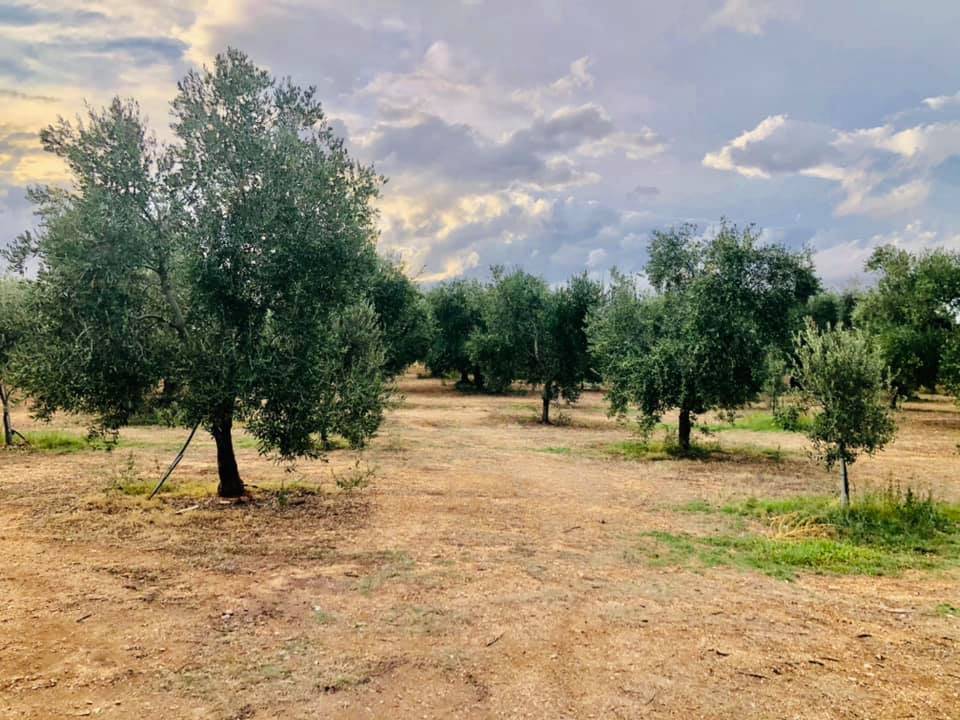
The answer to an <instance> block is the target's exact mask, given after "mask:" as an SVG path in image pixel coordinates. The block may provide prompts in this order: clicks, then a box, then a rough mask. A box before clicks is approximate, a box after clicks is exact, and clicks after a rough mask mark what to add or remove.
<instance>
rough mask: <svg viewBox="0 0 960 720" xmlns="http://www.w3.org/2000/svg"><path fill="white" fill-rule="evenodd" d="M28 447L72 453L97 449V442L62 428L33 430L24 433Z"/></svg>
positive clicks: (40, 450)
mask: <svg viewBox="0 0 960 720" xmlns="http://www.w3.org/2000/svg"><path fill="white" fill-rule="evenodd" d="M26 438H27V442H28V443H29V449H30V450H34V451H36V452H52V453H72V452H83V451H85V450H95V449H97V447H98V446H97V444H96V443H94V442H91V441H90V440H89V439H87V438H86V437H83V436H82V435H75V434H73V433H68V432H64V431H62V430H34V431H33V432H28V433H26Z"/></svg>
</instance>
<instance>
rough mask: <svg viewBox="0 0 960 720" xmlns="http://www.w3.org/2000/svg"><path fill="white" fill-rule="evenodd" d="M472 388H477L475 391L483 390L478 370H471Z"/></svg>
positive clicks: (481, 377) (480, 374)
mask: <svg viewBox="0 0 960 720" xmlns="http://www.w3.org/2000/svg"><path fill="white" fill-rule="evenodd" d="M473 386H474V387H475V388H477V390H482V389H483V373H482V372H480V368H474V369H473Z"/></svg>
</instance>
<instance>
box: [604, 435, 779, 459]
mask: <svg viewBox="0 0 960 720" xmlns="http://www.w3.org/2000/svg"><path fill="white" fill-rule="evenodd" d="M601 451H602V452H603V453H604V454H605V455H610V456H613V457H619V458H622V459H624V460H644V461H660V460H701V461H704V462H706V461H711V460H768V461H771V462H775V463H780V462H783V460H784V459H785V458H786V456H787V453H785V452H784V451H783V450H781V449H780V448H766V447H755V446H752V445H743V446H737V447H731V448H724V447H720V444H719V443H716V442H711V443H692V444H691V445H690V449H689V450H684V449H683V448H681V447H680V445H679V444H678V443H676V442H674V441H672V440H662V441H661V440H643V439H638V440H624V441H622V442H617V443H611V444H609V445H603V446H602V447H601Z"/></svg>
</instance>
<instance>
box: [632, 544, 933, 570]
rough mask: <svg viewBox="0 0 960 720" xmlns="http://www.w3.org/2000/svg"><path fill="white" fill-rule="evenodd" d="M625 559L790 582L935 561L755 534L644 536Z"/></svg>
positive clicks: (930, 564)
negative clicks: (732, 570)
mask: <svg viewBox="0 0 960 720" xmlns="http://www.w3.org/2000/svg"><path fill="white" fill-rule="evenodd" d="M627 557H628V559H631V560H637V561H642V560H644V559H646V560H648V561H649V562H650V563H651V564H654V565H681V566H690V567H720V566H726V567H737V568H741V569H749V570H758V571H760V572H763V573H765V574H767V575H770V576H771V577H776V578H780V579H783V580H792V579H794V578H795V577H796V573H797V572H798V571H809V572H814V573H818V574H824V573H830V574H837V575H896V574H898V573H900V572H902V571H903V570H907V569H933V568H937V567H940V566H941V565H942V561H941V560H940V559H938V558H936V557H933V556H928V555H923V554H918V553H910V552H894V551H889V550H884V549H881V548H874V547H869V546H864V545H857V544H855V543H852V542H848V541H838V540H832V539H828V538H801V539H779V538H771V537H764V536H761V535H744V536H732V535H716V536H705V537H698V536H694V535H688V534H685V533H680V534H673V533H665V532H657V533H649V534H647V535H646V536H645V537H643V538H641V542H640V544H639V545H638V546H636V547H635V548H631V550H630V551H629V552H628V555H627Z"/></svg>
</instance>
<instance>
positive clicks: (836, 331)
mask: <svg viewBox="0 0 960 720" xmlns="http://www.w3.org/2000/svg"><path fill="white" fill-rule="evenodd" d="M796 343H797V349H796V351H797V377H798V380H799V381H800V386H801V388H802V393H803V395H804V397H805V398H806V399H807V401H808V403H809V404H812V405H814V406H815V407H817V408H818V412H817V413H816V414H815V415H814V418H813V424H812V425H811V427H810V430H809V431H808V433H807V434H808V435H809V437H810V439H811V440H812V441H813V443H814V447H815V448H816V449H817V451H818V453H819V455H820V457H821V458H822V459H823V461H824V463H825V464H826V465H827V467H828V468H829V467H833V466H834V465H836V464H839V465H840V468H841V486H840V501H841V504H842V505H843V506H844V507H846V506H847V505H849V504H850V486H849V481H848V477H847V465H848V464H850V463H853V462H854V461H855V460H856V458H857V456H858V455H859V454H860V453H861V452H866V453H868V454H873V453H874V452H876V451H877V450H880V449H881V448H882V447H883V446H884V445H886V444H887V443H888V442H890V441H891V440H892V439H893V435H894V432H895V426H894V423H893V418H892V414H891V410H890V399H889V395H890V392H891V388H890V385H889V382H888V380H887V367H886V363H885V361H884V358H883V354H882V352H881V351H880V348H879V346H877V345H876V344H875V342H874V341H873V339H872V338H871V337H870V336H869V335H867V334H866V333H865V332H863V331H862V330H845V329H844V328H843V327H842V326H840V327H837V328H829V327H828V328H827V329H826V330H824V331H821V330H820V329H818V328H817V326H816V324H815V323H814V322H813V321H812V320H811V321H809V322H808V324H807V326H806V328H805V329H804V330H803V331H802V332H800V333H799V334H798V335H797V340H796Z"/></svg>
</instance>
